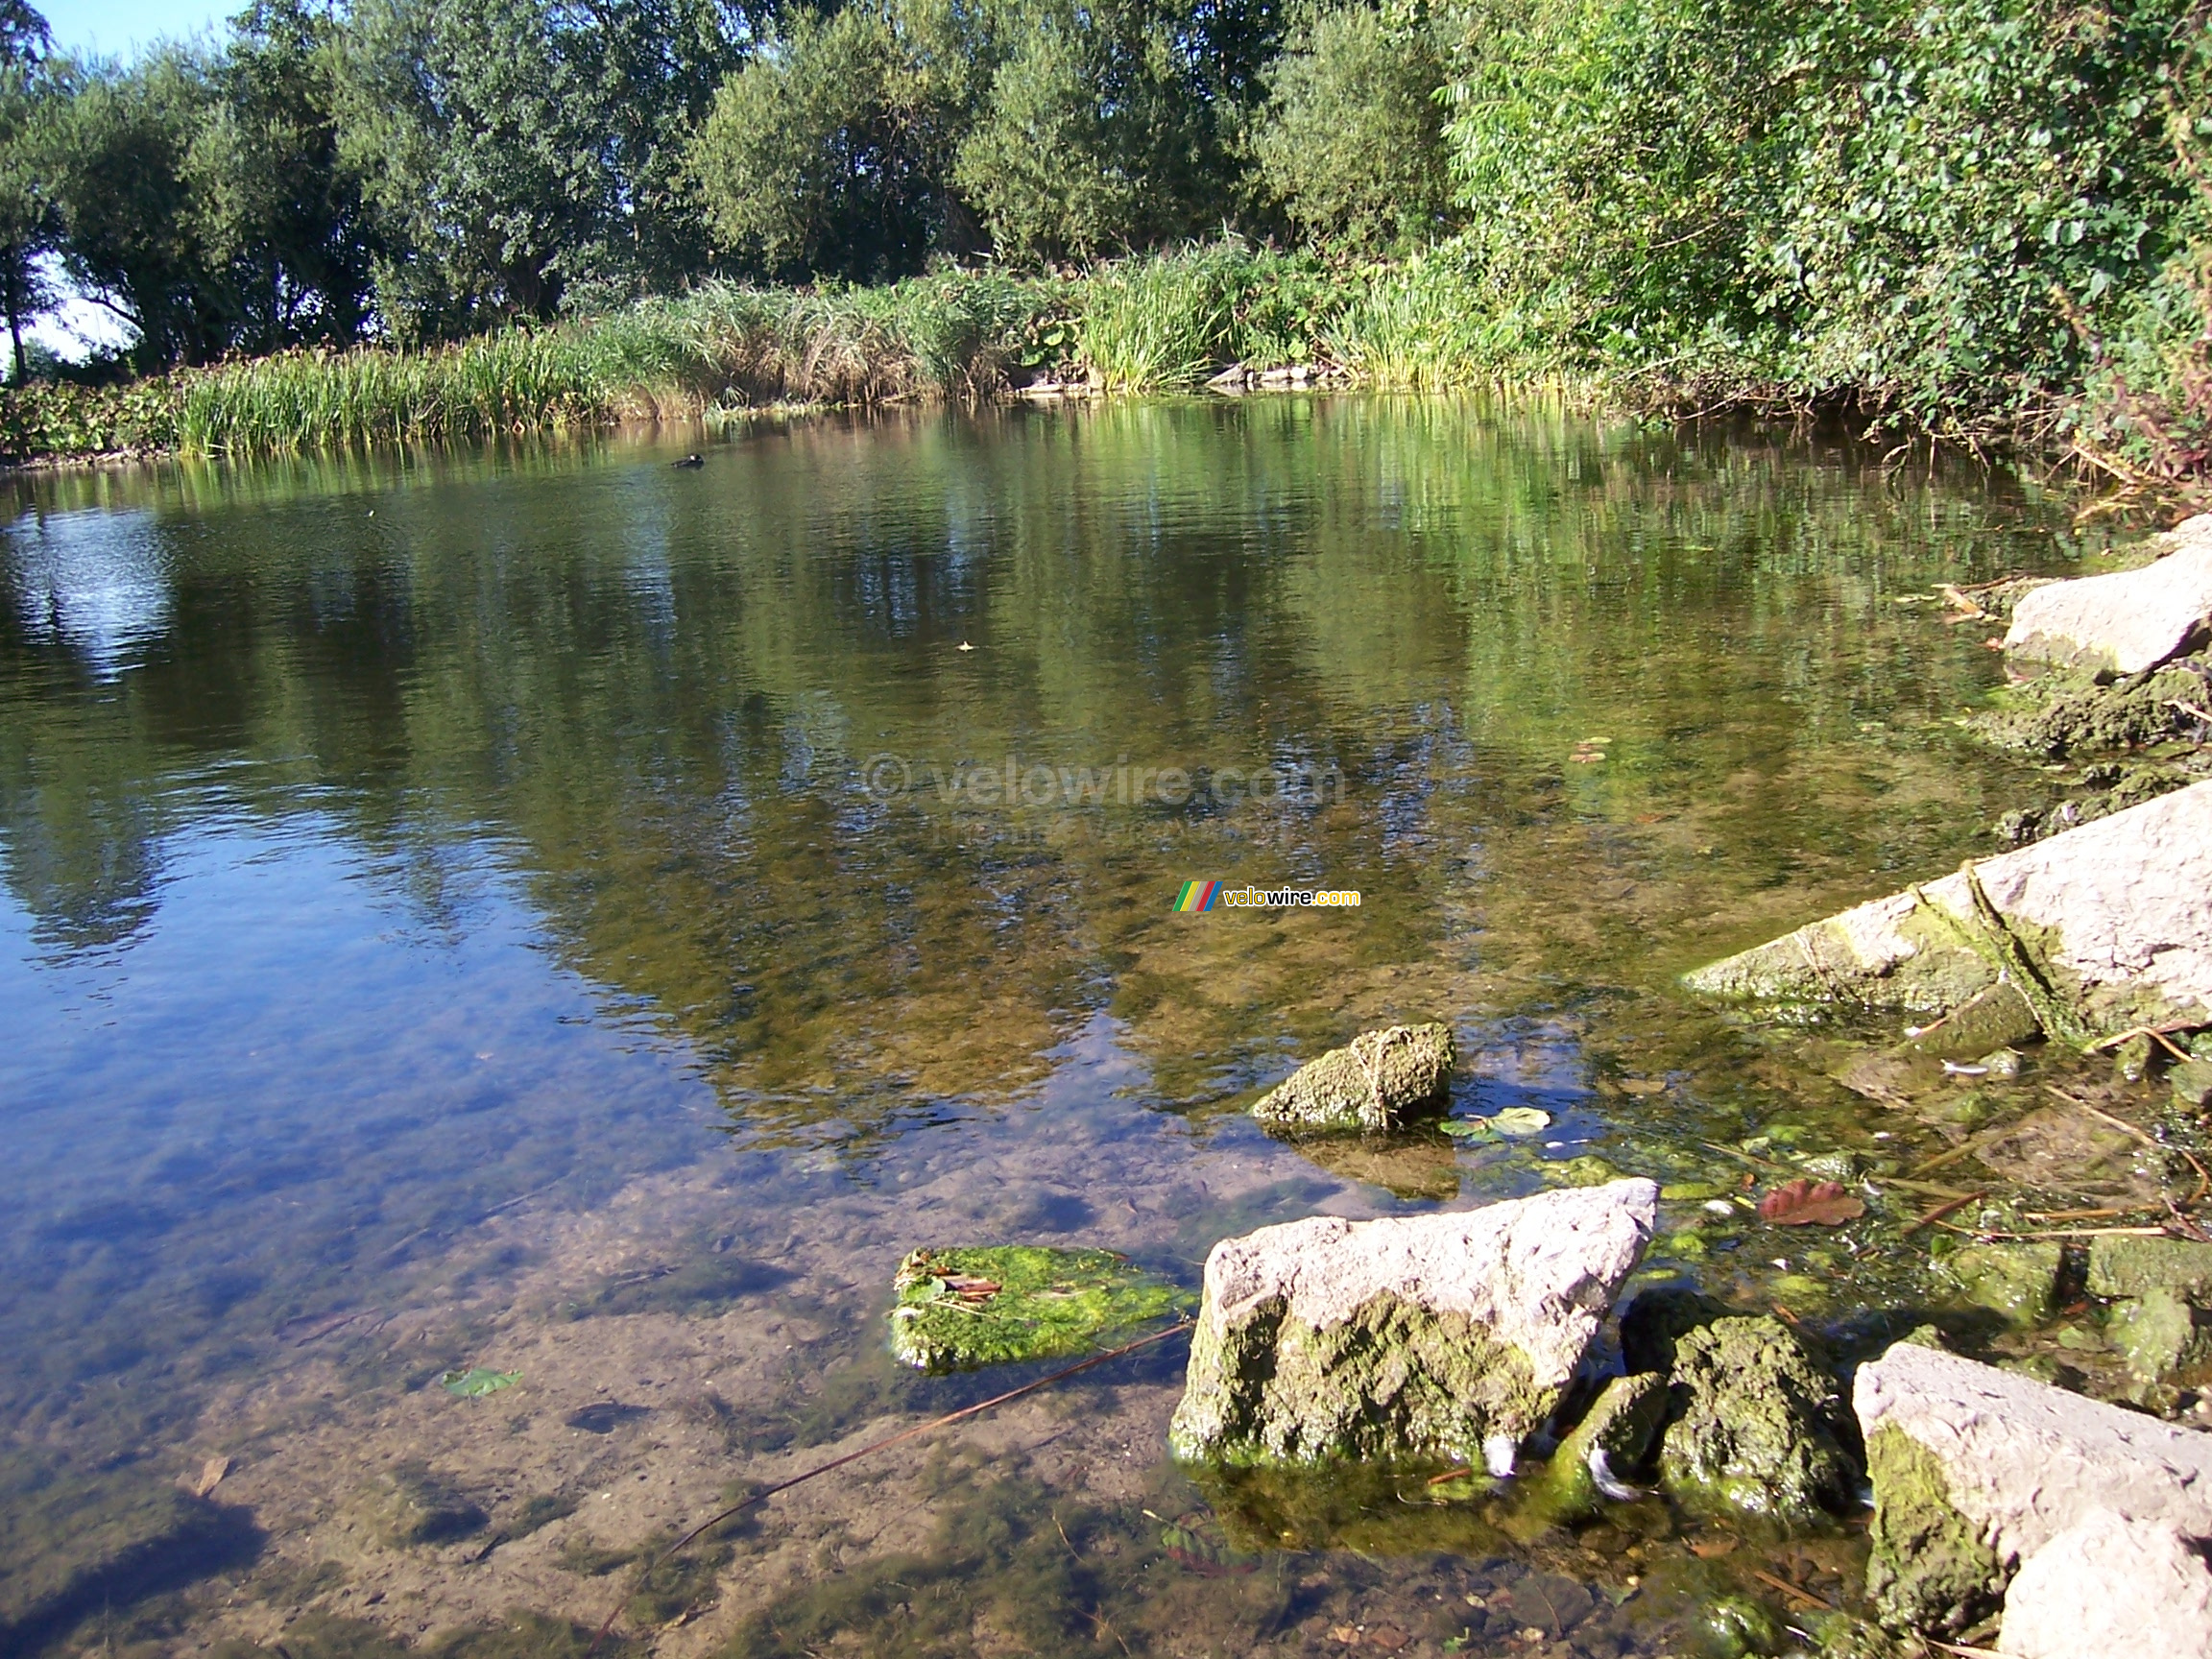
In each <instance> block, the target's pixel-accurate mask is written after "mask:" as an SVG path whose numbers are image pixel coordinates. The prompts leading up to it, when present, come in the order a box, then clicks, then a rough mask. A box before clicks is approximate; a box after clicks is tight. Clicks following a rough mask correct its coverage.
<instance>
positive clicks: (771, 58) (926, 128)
mask: <svg viewBox="0 0 2212 1659" xmlns="http://www.w3.org/2000/svg"><path fill="white" fill-rule="evenodd" d="M905 22H906V20H905V19H903V18H902V17H900V16H899V15H898V14H896V13H893V12H884V11H878V10H876V9H875V8H873V7H870V6H864V5H863V6H849V7H847V8H846V9H845V10H844V11H842V12H837V13H835V14H834V15H833V16H831V17H829V18H827V19H822V18H816V17H810V16H805V15H802V16H800V17H798V18H796V19H794V20H793V22H792V23H791V25H790V26H789V27H788V28H787V29H786V30H785V31H784V32H783V33H782V34H781V36H779V37H778V38H776V39H774V40H773V41H771V42H770V43H769V44H768V46H767V49H766V50H764V51H763V52H762V53H761V54H760V56H758V57H757V58H756V59H755V60H753V61H752V62H751V63H749V64H747V65H746V66H745V68H744V69H742V70H741V71H739V72H738V73H737V74H735V75H733V76H732V77H731V78H730V79H729V80H728V81H726V82H724V83H723V85H722V89H721V91H720V93H719V94H718V95H717V97H716V98H715V101H714V106H713V108H712V110H711V112H710V113H709V115H708V117H707V120H706V122H705V124H704V125H703V126H702V128H701V129H700V132H699V136H698V140H697V143H696V145H695V146H694V148H693V151H692V156H691V162H692V167H693V169H694V171H695V173H696V175H697V178H698V180H699V189H700V195H701V199H702V200H703V202H704V203H705V204H706V208H707V212H708V214H709V219H710V221H711V223H712V225H713V228H714V231H715V235H716V238H717V240H718V241H719V243H720V244H721V246H722V247H724V248H725V249H727V250H729V251H730V252H733V253H734V254H736V255H737V256H738V258H739V259H740V260H742V261H743V262H744V263H746V264H748V265H750V266H753V267H755V268H757V269H758V270H761V271H763V272H766V273H768V274H770V275H773V276H784V277H792V276H806V275H809V274H813V273H823V274H831V275H836V276H847V277H868V276H884V275H896V274H899V273H903V272H909V271H913V270H917V269H919V268H920V266H921V265H922V263H923V262H924V260H925V258H926V255H927V254H928V252H930V251H931V250H932V249H935V248H940V247H944V246H946V245H947V243H948V242H949V241H950V240H951V239H952V238H951V232H950V227H951V226H952V225H953V224H954V223H955V218H956V209H955V207H954V205H953V204H952V202H951V201H950V197H949V194H948V190H947V180H948V178H949V175H950V170H951V146H952V142H953V140H954V138H955V137H956V136H957V134H958V132H959V130H960V127H961V124H962V115H963V110H962V108H961V106H962V104H963V102H964V101H965V100H964V98H963V93H964V92H965V90H966V89H965V88H964V87H963V86H962V85H961V84H960V81H959V79H957V78H955V77H949V76H946V75H944V74H941V73H934V72H932V62H933V60H932V57H931V55H930V54H929V53H928V52H927V50H926V46H927V44H929V43H930V42H929V41H928V40H927V39H926V36H925V37H923V38H917V32H916V31H915V30H914V29H913V28H912V27H911V26H907V27H903V28H902V24H903V23H905ZM937 61H942V59H941V58H939V59H938V60H937ZM955 61H956V64H957V66H958V67H962V68H964V67H965V64H964V62H960V61H959V60H958V59H957V55H955Z"/></svg>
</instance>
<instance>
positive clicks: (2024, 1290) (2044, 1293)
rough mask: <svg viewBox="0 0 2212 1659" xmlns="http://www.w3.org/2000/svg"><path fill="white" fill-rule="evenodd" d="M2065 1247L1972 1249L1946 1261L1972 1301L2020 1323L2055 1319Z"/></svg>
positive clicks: (1986, 1246)
mask: <svg viewBox="0 0 2212 1659" xmlns="http://www.w3.org/2000/svg"><path fill="white" fill-rule="evenodd" d="M2058 1263H2059V1246H2058V1244H2057V1242H2056V1240H2052V1239H2047V1240H2043V1241H2040V1242H2034V1243H2026V1244H1970V1245H1967V1246H1966V1247H1965V1248H1963V1249H1960V1250H1954V1251H1953V1252H1952V1253H1951V1254H1950V1255H1949V1256H1947V1257H1945V1258H1944V1259H1943V1270H1944V1271H1945V1272H1946V1273H1947V1274H1949V1275H1950V1276H1951V1278H1953V1279H1955V1280H1957V1281H1958V1283H1959V1286H1960V1289H1961V1290H1962V1291H1963V1292H1964V1293H1965V1297H1966V1300H1967V1301H1969V1302H1971V1303H1973V1304H1974V1305H1975V1306H1976V1307H1977V1308H1986V1309H1988V1310H1990V1311H1991V1312H1993V1313H2002V1314H2004V1315H2005V1317H2006V1318H2007V1319H2008V1320H2011V1321H2012V1322H2013V1323H2014V1324H2019V1325H2033V1324H2036V1323H2038V1322H2040V1321H2041V1320H2044V1319H2047V1318H2049V1317H2050V1316H2051V1304H2052V1296H2053V1294H2054V1292H2055V1291H2056V1287H2057V1283H2058Z"/></svg>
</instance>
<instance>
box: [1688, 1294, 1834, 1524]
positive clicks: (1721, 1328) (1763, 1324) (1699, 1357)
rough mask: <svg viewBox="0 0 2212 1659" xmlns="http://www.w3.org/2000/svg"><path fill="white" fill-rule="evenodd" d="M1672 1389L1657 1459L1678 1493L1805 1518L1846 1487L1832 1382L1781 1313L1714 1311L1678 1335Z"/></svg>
mask: <svg viewBox="0 0 2212 1659" xmlns="http://www.w3.org/2000/svg"><path fill="white" fill-rule="evenodd" d="M1671 1393H1672V1396H1673V1399H1672V1408H1671V1421H1670V1422H1669V1424H1668V1426H1667V1437H1666V1440H1665V1443H1664V1444H1663V1446H1662V1448H1661V1451H1660V1455H1659V1467H1660V1474H1661V1477H1662V1479H1664V1480H1665V1481H1666V1483H1667V1487H1668V1490H1669V1491H1671V1492H1672V1493H1673V1494H1674V1495H1675V1496H1676V1497H1677V1498H1679V1499H1681V1500H1684V1501H1685V1502H1687V1503H1691V1504H1693V1505H1694V1506H1695V1505H1702V1506H1711V1507H1722V1508H1728V1509H1736V1510H1742V1511H1743V1512H1745V1513H1747V1514H1754V1515H1770V1516H1774V1517H1776V1518H1778V1519H1781V1520H1785V1521H1792V1522H1803V1521H1813V1520H1815V1519H1817V1518H1818V1517H1819V1516H1820V1515H1821V1514H1822V1513H1823V1512H1824V1511H1826V1510H1827V1509H1830V1508H1832V1507H1835V1506H1836V1505H1838V1504H1839V1503H1841V1501H1842V1500H1843V1498H1844V1496H1845V1495H1846V1493H1847V1492H1848V1490H1849V1486H1850V1480H1851V1472H1852V1471H1851V1459H1850V1457H1849V1456H1848V1455H1847V1454H1845V1452H1844V1450H1843V1448H1842V1445H1841V1444H1840V1442H1839V1440H1838V1438H1837V1433H1836V1427H1835V1425H1836V1422H1837V1413H1838V1407H1839V1397H1838V1393H1837V1388H1836V1383H1835V1380H1834V1379H1833V1378H1831V1377H1830V1376H1829V1375H1828V1373H1827V1372H1826V1370H1825V1369H1823V1368H1822V1367H1821V1366H1820V1365H1819V1364H1818V1363H1817V1362H1816V1361H1815V1359H1814V1358H1813V1357H1812V1355H1811V1354H1809V1353H1808V1352H1807V1351H1806V1349H1805V1347H1804V1345H1803V1344H1802V1343H1801V1342H1799V1341H1798V1339H1797V1338H1796V1336H1795V1335H1794V1334H1791V1330H1790V1328H1789V1327H1788V1326H1786V1325H1784V1324H1783V1323H1782V1322H1781V1321H1780V1320H1778V1319H1770V1318H1767V1317H1766V1316H1765V1315H1759V1316H1756V1317H1742V1316H1737V1317H1730V1318H1725V1319H1716V1320H1714V1321H1712V1323H1710V1324H1708V1325H1704V1326H1701V1327H1699V1328H1698V1329H1696V1330H1694V1331H1691V1332H1689V1333H1687V1334H1684V1335H1682V1336H1681V1337H1679V1338H1678V1339H1677V1340H1676V1341H1675V1343H1674V1370H1673V1376H1672V1379H1671Z"/></svg>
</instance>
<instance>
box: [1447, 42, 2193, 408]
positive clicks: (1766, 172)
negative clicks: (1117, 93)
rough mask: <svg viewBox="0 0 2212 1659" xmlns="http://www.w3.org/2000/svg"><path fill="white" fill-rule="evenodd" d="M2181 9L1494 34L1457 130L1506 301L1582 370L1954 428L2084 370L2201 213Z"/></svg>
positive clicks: (1503, 306)
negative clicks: (1961, 419) (2100, 336)
mask: <svg viewBox="0 0 2212 1659" xmlns="http://www.w3.org/2000/svg"><path fill="white" fill-rule="evenodd" d="M2201 35H2202V31H2201V27H2200V25H2199V24H2198V23H2196V22H2193V21H2192V20H2191V18H2190V14H2189V13H2188V12H2187V11H2186V10H2185V8H2184V7H2183V6H2182V5H2180V4H2178V0H2134V3H2131V4H2128V5H2123V6H2119V7H2108V8H2103V9H2099V10H2094V11H2086V12H2085V11H2081V10H2080V9H2075V8H2068V7H2062V6H2060V5H2058V4H2056V0H1937V3H1936V4H1933V5H1929V4H1918V3H1915V4H1910V5H1909V4H1907V3H1906V0H1856V3H1854V4H1851V5H1847V6H1843V7H1828V8H1816V9H1805V8H1800V7H1791V6H1785V5H1782V4H1779V0H1728V3H1727V4H1724V5H1720V6H1710V5H1704V4H1691V3H1689V0H1629V3H1627V4H1619V5H1615V4H1601V3H1599V0H1545V3H1544V4H1543V5H1541V6H1540V7H1539V10H1538V12H1537V14H1536V16H1535V17H1534V18H1533V19H1532V20H1531V21H1530V23H1529V24H1528V26H1527V27H1526V28H1506V27H1503V26H1500V25H1499V24H1498V23H1494V22H1492V21H1490V20H1487V19H1483V18H1478V19H1476V20H1475V22H1474V23H1473V24H1472V26H1471V27H1470V30H1469V34H1468V47H1467V58H1466V60H1465V63H1464V65H1463V68H1462V72H1461V73H1460V74H1459V75H1458V76H1457V77H1456V78H1455V82H1454V84H1453V87H1452V97H1453V101H1454V106H1455V115H1454V119H1453V121H1452V123H1451V127H1450V130H1449V137H1450V140H1451V142H1452V145H1453V147H1454V154H1455V164H1456V168H1457V171H1458V174H1459V179H1460V194H1461V201H1462V203H1463V204H1465V205H1466V206H1467V207H1468V208H1469V209H1470V210H1471V211H1472V210H1474V209H1477V208H1479V212H1476V213H1474V214H1473V217H1472V219H1471V223H1470V228H1469V230H1468V233H1467V244H1468V249H1469V254H1470V258H1471V262H1472V263H1473V264H1474V265H1475V266H1476V267H1478V268H1479V269H1480V270H1482V271H1483V273H1484V276H1485V280H1486V282H1488V283H1489V284H1490V285H1491V286H1492V288H1493V290H1494V298H1493V301H1492V304H1491V306H1490V309H1491V311H1492V313H1493V314H1494V315H1497V316H1501V317H1509V318H1511V319H1512V321H1513V325H1514V326H1515V327H1517V328H1518V329H1520V330H1521V331H1522V332H1523V333H1524V334H1526V335H1527V336H1529V337H1534V338H1540V339H1543V340H1546V341H1549V342H1551V343H1552V344H1553V345H1554V346H1555V347H1556V348H1557V349H1560V350H1561V351H1562V352H1563V353H1564V354H1565V356H1566V357H1567V359H1568V360H1569V361H1570V362H1572V363H1575V364H1578V365H1580V366H1583V367H1604V368H1610V369H1616V370H1625V371H1628V372H1630V373H1646V374H1649V375H1653V376H1656V377H1660V378H1662V379H1665V380H1669V381H1671V382H1673V383H1677V384H1693V385H1694V384H1695V383H1696V382H1698V381H1700V380H1705V381H1716V382H1719V383H1720V384H1723V385H1725V386H1728V387H1731V388H1744V387H1752V386H1758V385H1762V384H1764V385H1770V386H1773V387H1775V388H1777V389H1779V390H1781V391H1782V392H1783V393H1785V394H1786V395H1788V396H1790V397H1792V398H1795V399H1798V400H1802V401H1812V400H1819V399H1826V398H1838V397H1854V398H1857V399H1859V400H1861V401H1863V402H1873V403H1877V404H1880V405H1883V406H1887V407H1888V408H1890V409H1893V410H1897V411H1900V412H1902V413H1905V414H1908V415H1911V416H1912V417H1914V418H1916V419H1918V420H1921V421H1941V420H1942V419H1943V418H1944V417H1945V415H1946V412H1951V413H1956V412H1958V411H1960V410H1970V411H1976V412H1982V413H1989V412H1999V413H2004V412H2013V413H2017V412H2020V411H2022V410H2024V409H2026V408H2028V407H2029V406H2031V405H2032V403H2033V402H2034V401H2035V400H2036V399H2037V398H2039V397H2043V396H2046V395H2047V394H2049V393H2050V392H2052V391H2054V390H2056V389H2057V388H2061V387H2063V386H2065V385H2066V384H2067V383H2068V382H2069V380H2070V379H2071V378H2072V377H2073V376H2075V375H2076V374H2078V373H2079V372H2080V364H2081V360H2082V356H2083V352H2082V349H2081V347H2080V344H2079V342H2078V340H2077V337H2076V335H2075V333H2074V331H2073V330H2072V329H2071V328H2070V327H2069V326H2068V325H2067V323H2066V321H2065V318H2064V316H2063V312H2062V305H2061V301H2060V298H2059V297H2060V296H2071V297H2072V298H2073V300H2074V301H2077V302H2079V303H2081V304H2084V305H2101V304H2104V303H2107V302H2108V301H2110V300H2111V299H2112V298H2113V297H2116V296H2120V295H2127V294H2133V293H2139V292H2140V291H2142V289H2143V288H2144V287H2145V286H2146V285H2147V284H2149V283H2150V282H2151V280H2152V278H2153V277H2154V276H2156V274H2157V271H2158V269H2159V267H2160V265H2161V263H2162V262H2163V261H2164V259H2165V258H2166V257H2167V256H2168V254H2169V253H2170V252H2171V246H2172V237H2173V230H2174V225H2175V219H2176V210H2177V208H2178V206H2179V204H2180V202H2181V193H2180V192H2179V191H2178V190H2177V189H2176V169H2175V168H2174V166H2173V163H2172V160H2171V156H2170V155H2169V154H2168V153H2167V152H2166V151H2165V149H2164V139H2163V137H2162V134H2161V132H2160V124H2161V115H2160V107H2161V104H2162V103H2163V102H2164V101H2166V100H2169V99H2181V100H2183V101H2191V100H2194V99H2195V97H2196V96H2197V91H2198V87H2199V84H2200V80H2201V64H2200V48H2201Z"/></svg>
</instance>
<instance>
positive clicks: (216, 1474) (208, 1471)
mask: <svg viewBox="0 0 2212 1659" xmlns="http://www.w3.org/2000/svg"><path fill="white" fill-rule="evenodd" d="M229 1473H230V1459H229V1458H228V1457H210V1458H208V1459H207V1461H206V1462H204V1463H203V1464H201V1465H200V1478H199V1479H196V1480H194V1481H193V1482H192V1496H193V1497H195V1498H204V1497H206V1496H207V1494H208V1493H210V1492H212V1491H214V1490H215V1488H216V1487H218V1486H220V1485H222V1484H223V1477H224V1476H226V1475H228V1474H229Z"/></svg>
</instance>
